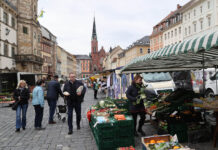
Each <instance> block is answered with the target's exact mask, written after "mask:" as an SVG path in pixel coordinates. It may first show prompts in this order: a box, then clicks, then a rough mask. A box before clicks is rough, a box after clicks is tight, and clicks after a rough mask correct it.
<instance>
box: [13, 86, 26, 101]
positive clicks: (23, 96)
mask: <svg viewBox="0 0 218 150" xmlns="http://www.w3.org/2000/svg"><path fill="white" fill-rule="evenodd" d="M18 97H20V102H19V104H28V100H29V98H30V92H29V89H27V88H23V89H21V88H19V89H16V90H15V91H14V95H13V98H14V99H15V101H18Z"/></svg>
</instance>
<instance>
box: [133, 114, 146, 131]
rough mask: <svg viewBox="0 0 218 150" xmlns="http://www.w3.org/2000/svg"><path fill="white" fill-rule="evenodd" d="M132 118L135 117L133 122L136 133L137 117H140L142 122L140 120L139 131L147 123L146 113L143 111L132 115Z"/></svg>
mask: <svg viewBox="0 0 218 150" xmlns="http://www.w3.org/2000/svg"><path fill="white" fill-rule="evenodd" d="M131 114H132V117H133V121H134V130H135V131H136V127H137V116H138V115H139V116H140V120H139V126H138V130H141V129H142V126H143V125H144V123H145V112H144V111H141V112H136V113H131Z"/></svg>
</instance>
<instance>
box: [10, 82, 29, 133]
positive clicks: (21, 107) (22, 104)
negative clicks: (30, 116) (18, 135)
mask: <svg viewBox="0 0 218 150" xmlns="http://www.w3.org/2000/svg"><path fill="white" fill-rule="evenodd" d="M13 97H14V99H15V101H19V104H18V106H17V109H16V132H19V131H20V128H21V126H22V128H23V130H25V128H26V112H27V108H28V100H29V98H30V92H29V89H28V87H27V84H26V81H24V80H21V81H20V82H19V83H18V85H17V88H16V90H15V91H14V95H13ZM21 112H22V118H21Z"/></svg>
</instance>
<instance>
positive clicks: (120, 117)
mask: <svg viewBox="0 0 218 150" xmlns="http://www.w3.org/2000/svg"><path fill="white" fill-rule="evenodd" d="M114 118H115V119H116V120H118V121H119V120H126V118H125V116H124V115H122V114H116V115H114Z"/></svg>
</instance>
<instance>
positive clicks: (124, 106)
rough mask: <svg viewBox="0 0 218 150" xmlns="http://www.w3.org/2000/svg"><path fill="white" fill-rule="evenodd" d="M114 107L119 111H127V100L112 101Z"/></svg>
mask: <svg viewBox="0 0 218 150" xmlns="http://www.w3.org/2000/svg"><path fill="white" fill-rule="evenodd" d="M114 103H115V105H116V106H117V107H118V108H120V109H127V110H129V100H128V99H125V100H124V99H114Z"/></svg>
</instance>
